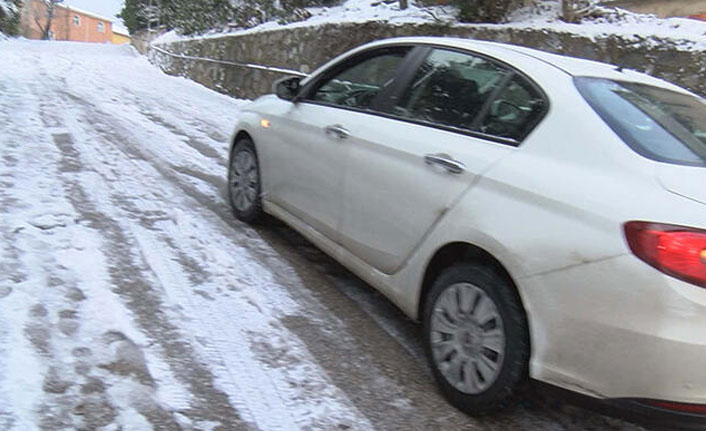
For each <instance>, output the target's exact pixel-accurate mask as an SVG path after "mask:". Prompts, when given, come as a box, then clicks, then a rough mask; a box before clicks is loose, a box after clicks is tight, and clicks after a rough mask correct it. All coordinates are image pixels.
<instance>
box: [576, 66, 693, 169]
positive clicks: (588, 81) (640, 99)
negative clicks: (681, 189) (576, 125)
mask: <svg viewBox="0 0 706 431" xmlns="http://www.w3.org/2000/svg"><path fill="white" fill-rule="evenodd" d="M575 83H576V87H577V88H578V90H579V92H580V93H581V94H582V95H583V97H584V98H585V99H586V101H588V103H589V104H590V105H591V107H592V108H593V109H594V110H595V111H596V112H597V113H598V115H600V116H601V118H603V120H604V121H605V122H606V123H607V124H608V125H609V126H610V127H611V128H612V129H613V131H615V133H616V134H618V136H620V138H621V139H622V140H623V141H625V143H627V144H628V145H629V146H630V147H631V148H632V149H633V150H635V151H636V152H638V153H639V154H641V155H643V156H645V157H648V158H650V159H652V160H657V161H660V162H665V163H673V164H681V165H689V166H706V101H704V100H703V99H701V98H698V97H695V96H690V95H688V94H683V93H678V92H675V91H670V90H666V89H663V88H659V87H654V86H651V85H645V84H638V83H634V82H625V81H613V80H609V79H602V78H588V77H578V78H575Z"/></svg>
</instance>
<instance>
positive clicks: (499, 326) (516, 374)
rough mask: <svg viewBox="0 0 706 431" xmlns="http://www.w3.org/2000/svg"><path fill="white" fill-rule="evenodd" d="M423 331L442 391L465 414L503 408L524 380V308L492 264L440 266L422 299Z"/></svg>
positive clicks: (526, 341) (526, 349) (526, 340)
mask: <svg viewBox="0 0 706 431" xmlns="http://www.w3.org/2000/svg"><path fill="white" fill-rule="evenodd" d="M424 335H425V347H426V350H427V355H428V358H429V361H430V363H431V366H432V370H433V373H434V377H435V378H436V380H437V382H438V384H439V387H440V389H441V392H442V393H443V395H444V396H445V397H446V398H447V399H448V400H449V401H450V402H451V403H452V404H453V405H454V406H456V407H457V408H458V409H460V410H463V411H465V412H466V413H469V414H479V413H484V412H487V411H490V410H496V409H499V408H502V407H505V406H506V405H507V403H508V401H509V400H510V399H511V397H512V395H513V394H514V393H515V391H516V389H517V388H518V386H519V385H520V384H521V383H522V382H523V381H524V380H525V379H526V376H527V363H528V358H529V337H528V331H527V320H526V317H525V313H524V310H523V308H522V305H521V303H520V300H519V298H518V296H517V294H516V292H515V291H514V288H513V287H512V286H511V285H510V283H509V282H508V281H507V280H506V279H505V278H504V277H503V276H501V275H500V274H498V273H497V271H495V270H494V269H493V268H492V267H488V266H484V265H478V264H470V263H469V264H466V263H464V264H458V265H454V266H452V267H449V268H447V269H446V270H444V271H443V272H442V273H441V274H440V275H439V276H438V277H437V279H436V280H435V282H434V284H433V285H432V288H431V290H430V292H429V297H428V299H427V301H426V307H425V313H424Z"/></svg>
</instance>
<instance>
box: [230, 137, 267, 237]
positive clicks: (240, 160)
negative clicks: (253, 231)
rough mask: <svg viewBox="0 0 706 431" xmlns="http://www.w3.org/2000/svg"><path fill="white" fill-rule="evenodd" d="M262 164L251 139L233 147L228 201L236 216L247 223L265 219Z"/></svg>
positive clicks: (242, 140) (245, 139)
mask: <svg viewBox="0 0 706 431" xmlns="http://www.w3.org/2000/svg"><path fill="white" fill-rule="evenodd" d="M261 195H262V183H261V181H260V163H259V161H258V158H257V152H256V151H255V145H254V144H253V142H252V140H251V139H250V138H241V139H239V140H238V141H237V142H236V143H235V145H234V146H233V150H232V152H231V157H230V163H229V166H228V200H229V202H230V206H231V208H232V210H233V213H234V214H235V216H236V217H237V218H238V219H239V220H242V221H244V222H246V223H256V222H258V221H261V220H262V218H263V211H262V196H261Z"/></svg>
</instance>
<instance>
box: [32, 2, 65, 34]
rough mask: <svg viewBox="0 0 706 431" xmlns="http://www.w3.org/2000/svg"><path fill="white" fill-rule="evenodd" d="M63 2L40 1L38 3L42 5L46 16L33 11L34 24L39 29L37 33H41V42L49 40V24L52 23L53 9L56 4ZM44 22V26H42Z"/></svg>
mask: <svg viewBox="0 0 706 431" xmlns="http://www.w3.org/2000/svg"><path fill="white" fill-rule="evenodd" d="M63 2H64V0H42V1H41V2H40V3H43V4H44V7H45V9H46V14H43V13H42V12H43V11H41V10H36V9H35V11H34V22H35V23H36V24H37V27H39V31H41V32H42V40H49V39H51V24H52V21H54V13H55V8H56V5H57V4H58V3H63ZM42 21H44V25H42Z"/></svg>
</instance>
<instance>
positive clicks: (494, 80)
mask: <svg viewBox="0 0 706 431" xmlns="http://www.w3.org/2000/svg"><path fill="white" fill-rule="evenodd" d="M429 51H430V52H429V55H428V56H427V57H426V58H425V59H424V60H423V61H421V63H420V66H419V67H418V69H417V70H416V73H414V74H410V75H409V78H408V79H407V80H406V81H407V83H406V84H404V85H403V88H405V89H404V90H403V91H402V92H401V93H399V97H397V98H395V97H393V98H392V99H391V102H390V103H389V106H388V107H387V109H386V111H387V115H386V116H374V117H371V118H370V119H368V121H367V122H366V124H356V125H351V126H350V132H351V136H352V139H350V144H349V145H348V148H349V151H350V155H349V159H348V167H347V169H346V172H345V177H344V205H343V216H342V221H341V227H340V233H339V235H340V241H341V243H342V245H343V246H344V247H346V248H347V249H348V250H349V251H351V252H352V253H353V254H355V255H356V256H357V257H359V258H361V259H362V260H364V261H365V262H367V263H368V264H370V265H372V266H373V267H375V268H376V269H378V270H380V271H382V272H384V273H387V274H390V273H394V272H396V271H397V270H398V269H399V268H401V267H402V266H403V265H404V262H405V261H406V260H407V259H408V257H409V256H410V255H411V254H412V253H413V251H414V250H415V249H416V247H417V246H418V244H420V242H421V241H423V239H424V237H425V236H426V235H427V234H428V232H429V231H430V230H431V229H432V228H433V227H434V226H435V224H436V223H437V222H438V221H439V220H440V219H441V218H442V217H443V216H444V214H445V212H446V211H447V210H448V209H450V208H452V207H453V206H454V204H455V202H456V201H457V200H458V199H459V198H460V197H461V196H462V195H463V194H464V191H466V190H467V189H468V188H469V187H471V186H472V184H473V183H474V180H476V179H477V178H478V177H479V175H481V174H482V173H483V172H484V171H486V170H487V169H488V168H489V167H490V166H492V165H493V164H494V163H496V162H498V161H499V160H500V159H502V158H503V157H504V156H506V155H508V154H510V153H512V152H513V151H515V147H516V145H517V144H518V142H519V140H521V139H522V138H523V137H524V135H525V134H526V133H527V131H528V127H530V126H532V125H533V124H534V123H536V121H537V119H538V116H539V115H541V114H542V106H543V99H542V97H541V95H540V93H539V91H538V90H536V89H534V88H533V87H532V86H531V85H529V84H528V83H527V81H526V80H525V79H524V78H522V77H521V76H520V75H519V74H517V73H515V72H514V71H512V70H511V69H510V68H508V67H507V66H504V65H501V64H499V63H497V62H495V61H492V60H489V59H486V58H484V57H481V56H477V55H471V54H468V53H464V52H457V51H451V50H443V49H433V50H429ZM523 91H525V93H526V94H524V93H522V92H523ZM521 93H522V94H521ZM506 99H507V100H506ZM533 122H534V123H533Z"/></svg>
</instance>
